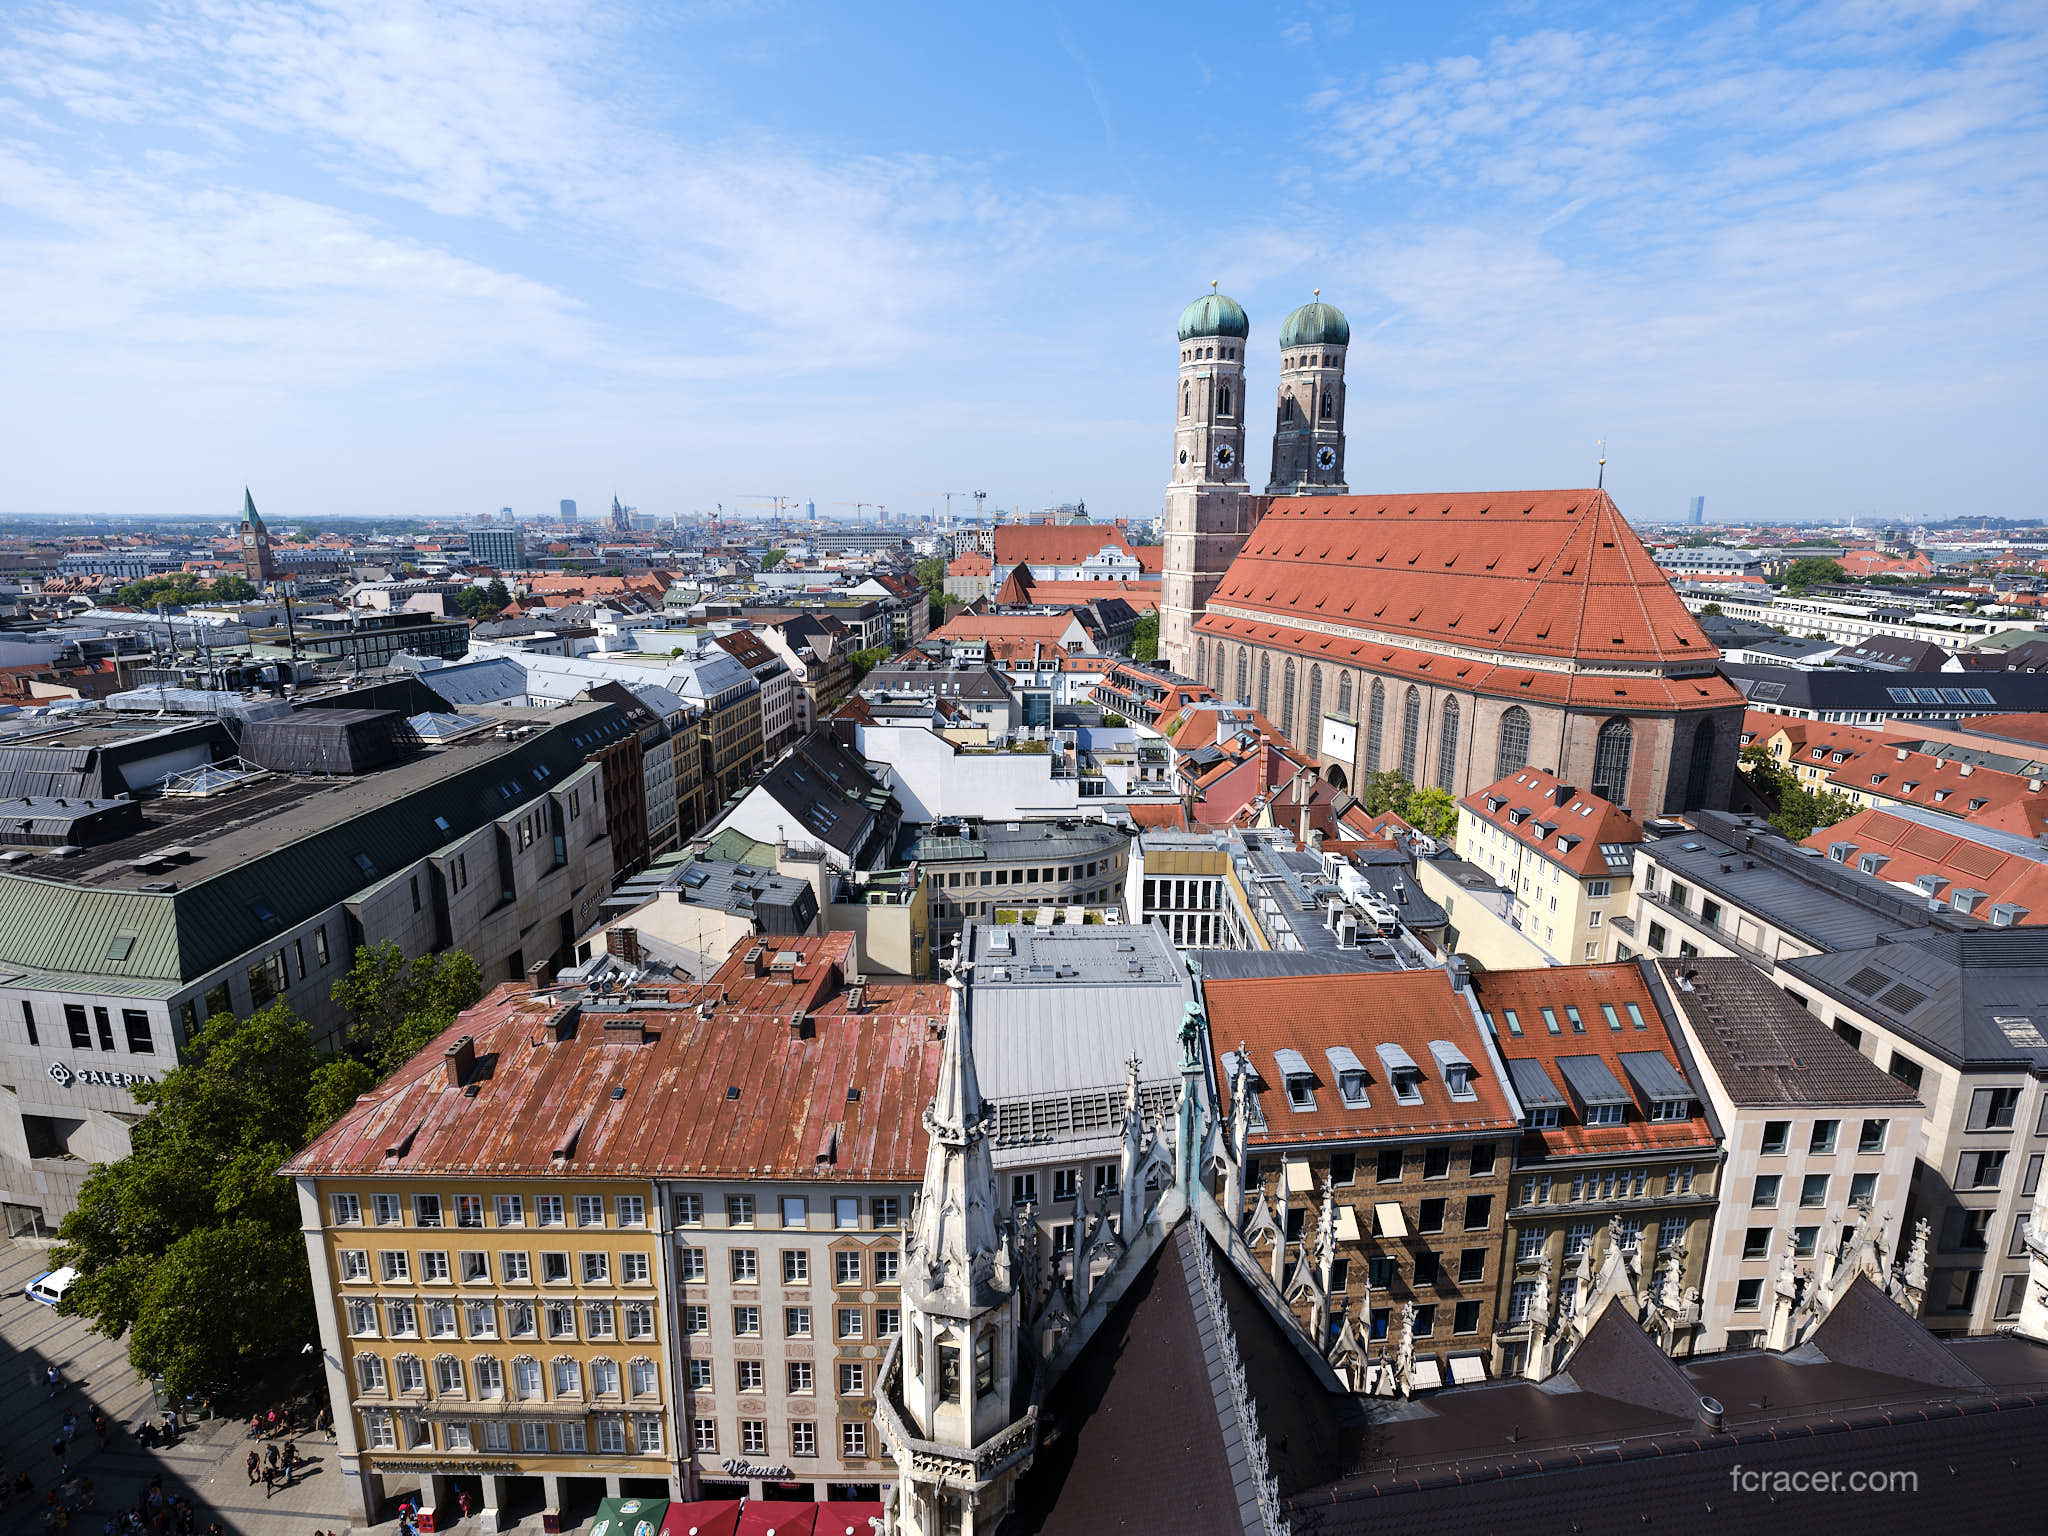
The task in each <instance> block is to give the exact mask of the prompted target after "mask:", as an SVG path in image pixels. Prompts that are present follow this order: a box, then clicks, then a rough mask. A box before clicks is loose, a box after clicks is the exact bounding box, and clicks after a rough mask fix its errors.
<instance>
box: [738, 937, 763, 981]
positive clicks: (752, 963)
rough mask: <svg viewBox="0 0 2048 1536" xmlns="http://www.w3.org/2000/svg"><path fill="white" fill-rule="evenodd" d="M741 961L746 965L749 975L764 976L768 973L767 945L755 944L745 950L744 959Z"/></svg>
mask: <svg viewBox="0 0 2048 1536" xmlns="http://www.w3.org/2000/svg"><path fill="white" fill-rule="evenodd" d="M743 963H744V964H745V965H746V968H747V974H748V975H749V976H766V975H767V974H768V946H767V945H766V944H756V945H755V946H754V947H753V948H752V949H750V950H748V951H747V955H746V959H745V961H744V962H743Z"/></svg>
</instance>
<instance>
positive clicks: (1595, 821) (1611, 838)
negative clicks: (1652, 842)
mask: <svg viewBox="0 0 2048 1536" xmlns="http://www.w3.org/2000/svg"><path fill="white" fill-rule="evenodd" d="M1458 804H1460V805H1461V806H1463V807H1464V808H1465V809H1466V810H1468V811H1470V812H1471V813H1472V814H1473V815H1474V816H1476V817H1477V818H1478V819H1479V820H1481V821H1483V822H1486V823H1487V824H1488V825H1489V826H1494V827H1498V828H1499V829H1500V830H1501V832H1502V833H1503V834H1504V835H1506V836H1508V837H1511V838H1513V839H1514V840H1515V841H1516V842H1518V843H1520V844H1522V845H1523V846H1524V847H1526V848H1529V849H1531V850H1533V851H1534V852H1536V853H1539V854H1541V855H1542V856H1543V857H1544V858H1546V859H1548V860H1549V861H1550V862H1551V863H1553V864H1555V865H1557V866H1559V867H1560V868H1562V869H1568V870H1570V871H1571V872H1572V873H1573V874H1574V875H1576V876H1578V878H1579V879H1581V880H1601V879H1606V878H1609V877H1611V876H1617V875H1626V874H1627V873H1628V868H1629V864H1630V862H1631V858H1632V856H1628V855H1624V856H1623V857H1622V858H1621V859H1620V861H1619V862H1618V863H1617V862H1615V861H1612V860H1610V859H1609V858H1608V857H1607V854H1606V852H1605V851H1604V845H1607V844H1614V843H1624V844H1630V843H1640V842H1641V841H1642V840H1643V829H1642V827H1641V826H1639V825H1638V824H1637V823H1636V820H1635V818H1634V817H1632V816H1630V815H1629V814H1628V812H1626V811H1624V810H1622V809H1621V808H1620V807H1619V806H1617V805H1615V804H1614V803H1613V802H1612V801H1608V800H1602V799H1601V798H1600V797H1599V796H1598V795H1594V794H1589V793H1588V792H1587V791H1585V790H1582V789H1580V788H1578V787H1577V786H1576V785H1571V784H1560V783H1559V782H1558V781H1557V775H1556V774H1553V773H1545V772H1544V771H1543V770H1542V769H1541V768H1518V769H1516V770H1515V771H1514V772H1513V773H1511V774H1509V775H1508V776H1507V777H1506V778H1503V779H1501V780H1499V781H1497V782H1496V783H1493V784H1489V785H1487V786H1486V788H1484V789H1482V790H1477V791H1475V792H1474V793H1472V794H1469V795H1467V796H1465V797H1464V798H1463V799H1462V800H1460V801H1459V802H1458Z"/></svg>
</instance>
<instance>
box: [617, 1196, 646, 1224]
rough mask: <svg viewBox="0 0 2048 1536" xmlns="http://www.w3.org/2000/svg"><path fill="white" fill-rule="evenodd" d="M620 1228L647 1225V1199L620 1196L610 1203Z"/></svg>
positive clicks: (643, 1197)
mask: <svg viewBox="0 0 2048 1536" xmlns="http://www.w3.org/2000/svg"><path fill="white" fill-rule="evenodd" d="M612 1206H613V1208H614V1210H615V1211H616V1212H617V1214H618V1218H619V1225H620V1226H622V1227H644V1226H646V1225H647V1199H646V1197H645V1196H644V1195H620V1196H619V1197H618V1198H617V1199H615V1200H614V1201H613V1202H612Z"/></svg>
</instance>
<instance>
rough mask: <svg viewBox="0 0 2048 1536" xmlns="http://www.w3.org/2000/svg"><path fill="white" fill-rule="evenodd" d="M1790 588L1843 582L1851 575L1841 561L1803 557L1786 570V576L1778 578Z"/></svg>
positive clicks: (1820, 556) (1818, 556) (1817, 556)
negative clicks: (1843, 567)
mask: <svg viewBox="0 0 2048 1536" xmlns="http://www.w3.org/2000/svg"><path fill="white" fill-rule="evenodd" d="M1778 579H1779V580H1780V581H1782V582H1783V583H1784V584H1785V585H1786V586H1788V587H1798V588H1805V587H1817V586H1819V585H1821V584H1822V583H1823V582H1841V581H1847V580H1848V579H1849V573H1848V572H1847V571H1845V570H1843V569H1842V563H1841V562H1840V561H1839V560H1830V559H1828V558H1826V557H1825V556H1823V555H1802V556H1801V557H1800V558H1799V559H1797V560H1794V561H1793V562H1792V563H1791V564H1790V565H1788V566H1787V567H1786V568H1785V574H1784V575H1783V576H1781V577H1779V578H1778Z"/></svg>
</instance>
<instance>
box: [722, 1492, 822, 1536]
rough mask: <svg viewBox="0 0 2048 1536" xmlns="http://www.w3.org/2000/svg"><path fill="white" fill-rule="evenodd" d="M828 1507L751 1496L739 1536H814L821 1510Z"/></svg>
mask: <svg viewBox="0 0 2048 1536" xmlns="http://www.w3.org/2000/svg"><path fill="white" fill-rule="evenodd" d="M824 1507H825V1506H824V1505H822V1504H812V1503H810V1502H808V1501H806V1502H804V1503H801V1504H798V1503H793V1502H791V1501H789V1500H786V1499H749V1500H747V1507H746V1508H745V1509H743V1510H741V1511H740V1528H739V1536H812V1532H813V1531H815V1530H816V1529H817V1522H818V1511H819V1510H821V1509H823V1508H824Z"/></svg>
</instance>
